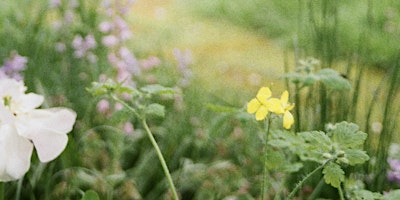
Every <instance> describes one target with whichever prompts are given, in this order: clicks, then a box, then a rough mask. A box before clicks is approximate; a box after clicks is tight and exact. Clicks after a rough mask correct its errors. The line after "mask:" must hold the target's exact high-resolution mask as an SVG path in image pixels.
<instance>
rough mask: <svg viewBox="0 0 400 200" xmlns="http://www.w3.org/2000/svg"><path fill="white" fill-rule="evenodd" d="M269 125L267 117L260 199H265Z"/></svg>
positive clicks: (269, 118) (269, 121)
mask: <svg viewBox="0 0 400 200" xmlns="http://www.w3.org/2000/svg"><path fill="white" fill-rule="evenodd" d="M270 125H271V117H270V116H268V118H267V120H266V124H265V129H266V134H265V138H264V168H263V182H262V188H261V199H265V193H266V192H267V191H266V190H267V178H268V177H267V176H268V166H267V163H268V157H267V155H268V153H267V150H268V148H267V147H268V146H267V144H268V136H269V130H270V128H269V127H270Z"/></svg>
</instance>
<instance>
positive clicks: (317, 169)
mask: <svg viewBox="0 0 400 200" xmlns="http://www.w3.org/2000/svg"><path fill="white" fill-rule="evenodd" d="M325 164H326V163H325ZM325 164H323V165H320V166H319V167H317V168H315V169H314V170H313V171H312V172H310V173H309V174H307V176H306V177H304V178H303V180H301V181H300V182H299V183H298V184H297V185H296V187H295V188H294V189H293V190H292V192H290V194H289V196H288V198H287V199H291V198H293V197H294V195H295V194H296V193H297V191H298V190H299V189H300V188H301V186H302V185H303V184H304V182H306V181H307V180H308V179H309V178H310V177H311V176H312V175H314V174H315V173H317V172H318V171H319V170H321V169H322V168H323V167H324V166H325Z"/></svg>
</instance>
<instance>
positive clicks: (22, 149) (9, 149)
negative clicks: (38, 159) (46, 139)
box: [0, 124, 33, 182]
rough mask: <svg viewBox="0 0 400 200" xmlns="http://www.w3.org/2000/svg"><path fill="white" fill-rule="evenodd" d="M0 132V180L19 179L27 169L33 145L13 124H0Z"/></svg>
mask: <svg viewBox="0 0 400 200" xmlns="http://www.w3.org/2000/svg"><path fill="white" fill-rule="evenodd" d="M0 133H1V134H0V157H1V159H0V181H2V182H3V181H12V180H17V179H20V178H21V177H23V176H24V174H25V173H26V172H27V171H28V170H29V167H30V160H31V155H32V151H33V145H32V143H30V142H29V140H27V139H26V138H24V137H21V136H19V135H18V133H17V131H16V129H15V127H14V126H13V125H8V124H7V125H1V126H0Z"/></svg>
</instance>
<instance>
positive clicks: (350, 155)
mask: <svg viewBox="0 0 400 200" xmlns="http://www.w3.org/2000/svg"><path fill="white" fill-rule="evenodd" d="M344 152H345V157H346V158H347V159H348V160H349V165H352V166H354V165H357V164H362V163H364V162H365V161H367V160H369V156H368V154H367V153H366V152H365V151H362V150H357V149H345V150H344Z"/></svg>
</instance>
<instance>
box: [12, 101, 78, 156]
mask: <svg viewBox="0 0 400 200" xmlns="http://www.w3.org/2000/svg"><path fill="white" fill-rule="evenodd" d="M75 118H76V113H75V112H74V111H72V110H69V109H66V108H50V109H36V110H32V111H31V112H29V113H27V114H26V115H23V116H20V117H19V118H18V121H17V122H16V124H17V125H16V126H17V130H18V133H19V134H20V135H21V136H23V137H26V138H28V139H30V140H32V142H33V144H34V146H35V148H36V151H37V153H38V156H39V159H40V161H41V162H49V161H51V160H53V159H55V158H56V157H57V156H58V155H60V154H61V152H62V151H63V150H64V149H65V147H66V146H67V142H68V136H67V135H66V134H67V133H68V132H70V131H71V130H72V128H73V125H74V123H75Z"/></svg>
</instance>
